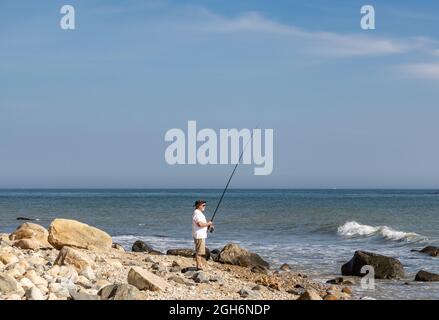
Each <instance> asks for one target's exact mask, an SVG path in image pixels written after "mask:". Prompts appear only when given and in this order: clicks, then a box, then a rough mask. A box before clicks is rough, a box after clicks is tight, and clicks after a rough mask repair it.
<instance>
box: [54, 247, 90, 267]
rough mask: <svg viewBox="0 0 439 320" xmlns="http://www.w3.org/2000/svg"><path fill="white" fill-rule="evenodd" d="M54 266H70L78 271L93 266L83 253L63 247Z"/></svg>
mask: <svg viewBox="0 0 439 320" xmlns="http://www.w3.org/2000/svg"><path fill="white" fill-rule="evenodd" d="M54 264H55V265H59V266H62V265H72V266H74V267H75V268H76V270H78V271H82V270H84V269H85V268H87V267H91V266H93V264H94V263H93V260H92V259H91V258H89V257H88V255H87V254H86V253H85V252H81V251H79V250H77V249H73V248H70V247H63V248H62V249H61V250H60V251H59V254H58V257H57V258H56V259H55V262H54Z"/></svg>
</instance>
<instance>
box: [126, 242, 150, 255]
mask: <svg viewBox="0 0 439 320" xmlns="http://www.w3.org/2000/svg"><path fill="white" fill-rule="evenodd" d="M131 251H133V252H146V253H149V252H151V251H154V249H153V248H152V247H151V246H149V245H147V244H146V243H145V242H144V241H142V240H137V241H136V242H134V244H133V246H132V248H131Z"/></svg>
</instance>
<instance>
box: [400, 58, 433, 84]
mask: <svg viewBox="0 0 439 320" xmlns="http://www.w3.org/2000/svg"><path fill="white" fill-rule="evenodd" d="M402 69H403V70H404V71H405V72H407V73H408V74H410V75H412V76H415V77H418V78H426V79H437V80H439V62H432V63H416V64H407V65H404V66H402Z"/></svg>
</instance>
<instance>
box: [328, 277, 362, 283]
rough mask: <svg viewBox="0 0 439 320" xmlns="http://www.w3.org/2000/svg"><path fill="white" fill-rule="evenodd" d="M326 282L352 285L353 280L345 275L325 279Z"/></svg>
mask: <svg viewBox="0 0 439 320" xmlns="http://www.w3.org/2000/svg"><path fill="white" fill-rule="evenodd" d="M326 283H330V284H338V285H354V284H355V281H354V280H353V279H349V278H346V277H337V278H334V279H330V280H328V281H326Z"/></svg>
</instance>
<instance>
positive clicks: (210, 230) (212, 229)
mask: <svg viewBox="0 0 439 320" xmlns="http://www.w3.org/2000/svg"><path fill="white" fill-rule="evenodd" d="M208 230H209V232H210V233H212V232H213V231H214V230H215V227H214V226H213V225H212V226H210V227H209V228H208Z"/></svg>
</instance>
